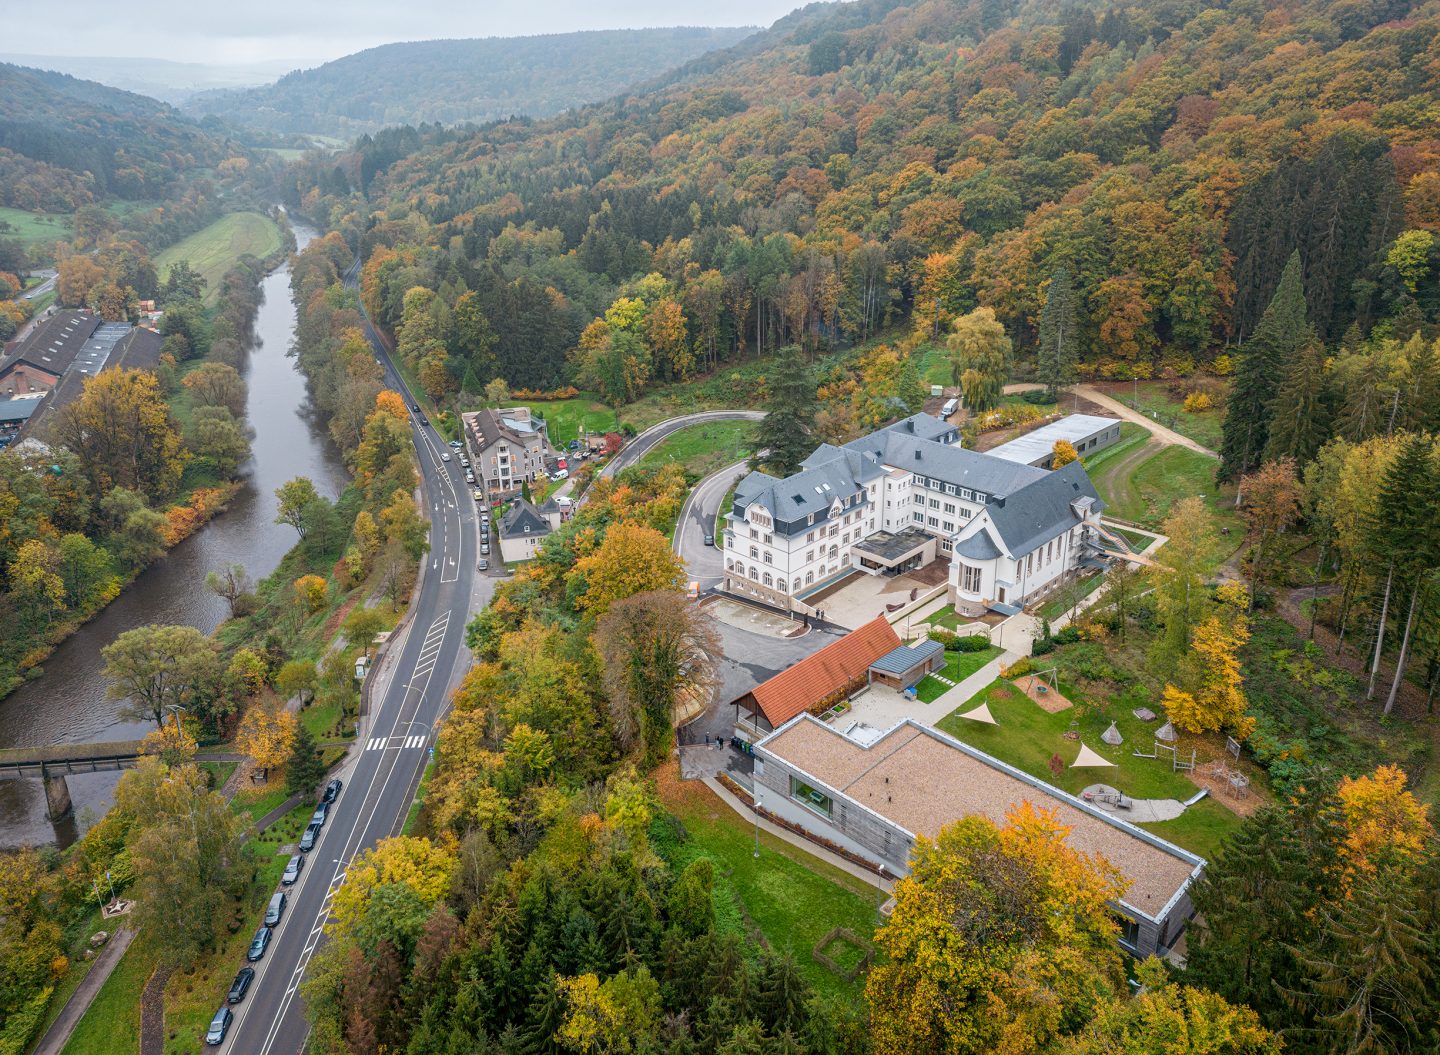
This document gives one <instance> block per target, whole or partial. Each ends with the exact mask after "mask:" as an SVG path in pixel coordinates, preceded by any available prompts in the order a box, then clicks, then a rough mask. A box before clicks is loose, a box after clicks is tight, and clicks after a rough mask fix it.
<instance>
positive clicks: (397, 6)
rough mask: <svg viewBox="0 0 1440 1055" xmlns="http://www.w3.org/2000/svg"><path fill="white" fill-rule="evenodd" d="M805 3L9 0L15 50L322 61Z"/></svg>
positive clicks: (752, 19)
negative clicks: (399, 47)
mask: <svg viewBox="0 0 1440 1055" xmlns="http://www.w3.org/2000/svg"><path fill="white" fill-rule="evenodd" d="M803 2H804V0H725V2H724V3H716V2H715V0H710V2H705V0H524V2H515V0H506V2H495V0H52V2H49V3H44V2H35V0H0V24H3V25H4V26H5V36H6V37H7V38H8V39H7V42H6V45H5V47H4V50H5V51H15V52H26V53H29V54H35V55H106V56H110V55H117V56H121V55H134V56H148V57H153V58H164V59H174V60H177V61H181V62H214V63H251V62H266V61H272V60H283V61H286V62H289V63H291V64H293V65H295V66H313V65H316V64H318V63H321V62H325V61H327V60H329V59H333V58H338V57H339V56H341V55H348V54H350V53H351V52H354V51H360V50H362V49H364V48H369V47H374V46H375V45H376V44H388V43H390V42H392V41H397V40H430V39H434V38H437V37H489V36H498V37H513V36H523V35H526V34H531V33H563V32H568V31H571V30H577V29H626V28H636V27H644V26H679V25H689V26H717V25H724V26H740V25H766V26H768V25H769V24H770V23H771V22H774V21H775V20H776V19H777V18H779V17H780V16H781V15H784V14H786V13H787V12H789V11H791V10H793V9H794V8H796V7H799V6H801V4H802V3H803Z"/></svg>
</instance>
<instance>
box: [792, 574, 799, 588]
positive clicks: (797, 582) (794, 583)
mask: <svg viewBox="0 0 1440 1055" xmlns="http://www.w3.org/2000/svg"><path fill="white" fill-rule="evenodd" d="M790 589H791V591H792V592H793V591H795V590H798V589H800V576H798V575H797V576H795V581H794V582H793V583H791V584H790Z"/></svg>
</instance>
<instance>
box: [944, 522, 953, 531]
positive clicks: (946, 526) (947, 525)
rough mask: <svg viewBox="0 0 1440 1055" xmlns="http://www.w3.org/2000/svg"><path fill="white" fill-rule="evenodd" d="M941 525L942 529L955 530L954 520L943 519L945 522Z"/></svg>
mask: <svg viewBox="0 0 1440 1055" xmlns="http://www.w3.org/2000/svg"><path fill="white" fill-rule="evenodd" d="M941 526H942V527H944V529H945V530H946V531H954V530H955V521H953V520H947V521H945V523H944V524H943V525H941Z"/></svg>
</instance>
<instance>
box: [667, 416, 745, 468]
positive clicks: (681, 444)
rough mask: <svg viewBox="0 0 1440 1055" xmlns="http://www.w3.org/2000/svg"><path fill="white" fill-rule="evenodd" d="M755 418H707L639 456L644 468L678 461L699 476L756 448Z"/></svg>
mask: <svg viewBox="0 0 1440 1055" xmlns="http://www.w3.org/2000/svg"><path fill="white" fill-rule="evenodd" d="M754 434H755V422H753V421H707V422H702V423H701V424H699V425H691V426H689V427H688V428H684V429H681V430H680V431H679V432H675V433H672V434H671V435H669V436H666V437H665V438H664V439H663V440H661V441H660V442H659V443H657V444H656V445H655V446H654V447H652V448H651V449H650V450H649V451H647V452H646V453H645V456H644V457H643V458H641V459H640V461H639V467H640V468H642V469H658V468H660V466H662V465H671V464H678V465H679V466H680V467H681V468H682V469H684V470H685V471H686V472H687V473H689V474H691V475H693V476H695V477H697V478H700V477H705V476H709V475H710V474H711V473H713V472H715V471H717V470H719V469H723V468H725V466H727V465H730V464H732V463H734V462H737V461H739V460H740V459H741V458H744V457H746V456H748V455H749V454H750V452H751V451H752V450H753V449H754V446H755V445H754V443H753V442H752V440H751V437H752V436H754Z"/></svg>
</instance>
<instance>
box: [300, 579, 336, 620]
mask: <svg viewBox="0 0 1440 1055" xmlns="http://www.w3.org/2000/svg"><path fill="white" fill-rule="evenodd" d="M328 589H329V587H328V586H327V584H326V582H325V580H324V579H323V578H321V577H320V576H319V575H302V576H300V578H298V579H296V580H295V601H296V603H297V604H299V605H300V607H301V608H302V609H304V610H305V611H306V612H307V613H314V612H318V611H320V609H322V608H324V607H325V594H326V592H327V590H328Z"/></svg>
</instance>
